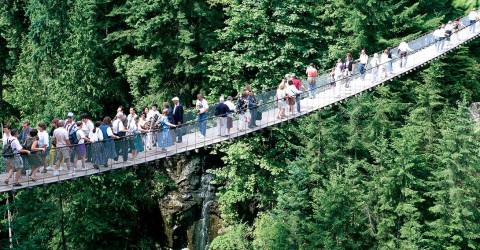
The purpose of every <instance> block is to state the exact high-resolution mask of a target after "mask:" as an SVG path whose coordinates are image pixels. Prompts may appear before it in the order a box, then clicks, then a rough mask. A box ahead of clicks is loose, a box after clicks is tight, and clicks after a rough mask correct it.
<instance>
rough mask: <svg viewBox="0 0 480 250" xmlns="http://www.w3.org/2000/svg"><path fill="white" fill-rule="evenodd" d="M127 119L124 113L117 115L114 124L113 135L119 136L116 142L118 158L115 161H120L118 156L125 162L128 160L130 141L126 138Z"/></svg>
mask: <svg viewBox="0 0 480 250" xmlns="http://www.w3.org/2000/svg"><path fill="white" fill-rule="evenodd" d="M126 119H127V118H126V117H125V115H124V114H123V113H117V117H116V118H115V120H114V121H113V123H112V131H113V134H114V135H116V136H118V137H119V139H118V140H116V143H115V144H116V146H115V149H116V151H117V157H116V158H115V159H114V160H115V161H117V160H118V156H119V155H122V157H123V161H127V160H128V141H127V138H126V137H125V136H126V135H127V128H125V125H124V121H125V120H126Z"/></svg>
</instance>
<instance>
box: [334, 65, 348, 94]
mask: <svg viewBox="0 0 480 250" xmlns="http://www.w3.org/2000/svg"><path fill="white" fill-rule="evenodd" d="M344 69H345V64H344V63H343V62H342V59H340V58H338V60H337V63H336V64H335V67H334V68H333V69H332V75H333V80H334V84H333V94H334V96H335V98H340V88H341V86H340V84H341V80H342V78H343V70H344Z"/></svg>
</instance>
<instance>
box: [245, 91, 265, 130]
mask: <svg viewBox="0 0 480 250" xmlns="http://www.w3.org/2000/svg"><path fill="white" fill-rule="evenodd" d="M245 90H246V91H248V97H247V103H248V112H250V124H249V125H248V128H255V127H257V120H261V119H259V117H260V115H261V114H260V115H259V114H258V113H257V109H258V102H257V97H256V96H255V92H253V90H252V86H250V85H246V86H245Z"/></svg>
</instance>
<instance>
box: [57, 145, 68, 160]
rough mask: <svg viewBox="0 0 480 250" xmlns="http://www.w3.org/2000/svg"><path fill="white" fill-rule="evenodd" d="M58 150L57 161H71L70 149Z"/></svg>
mask: <svg viewBox="0 0 480 250" xmlns="http://www.w3.org/2000/svg"><path fill="white" fill-rule="evenodd" d="M56 150H57V160H61V159H63V160H68V159H70V148H68V147H61V148H56Z"/></svg>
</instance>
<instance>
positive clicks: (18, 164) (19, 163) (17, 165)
mask: <svg viewBox="0 0 480 250" xmlns="http://www.w3.org/2000/svg"><path fill="white" fill-rule="evenodd" d="M10 159H11V161H12V166H13V169H14V170H17V169H23V160H22V157H21V156H19V155H17V156H15V157H13V158H10Z"/></svg>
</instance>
